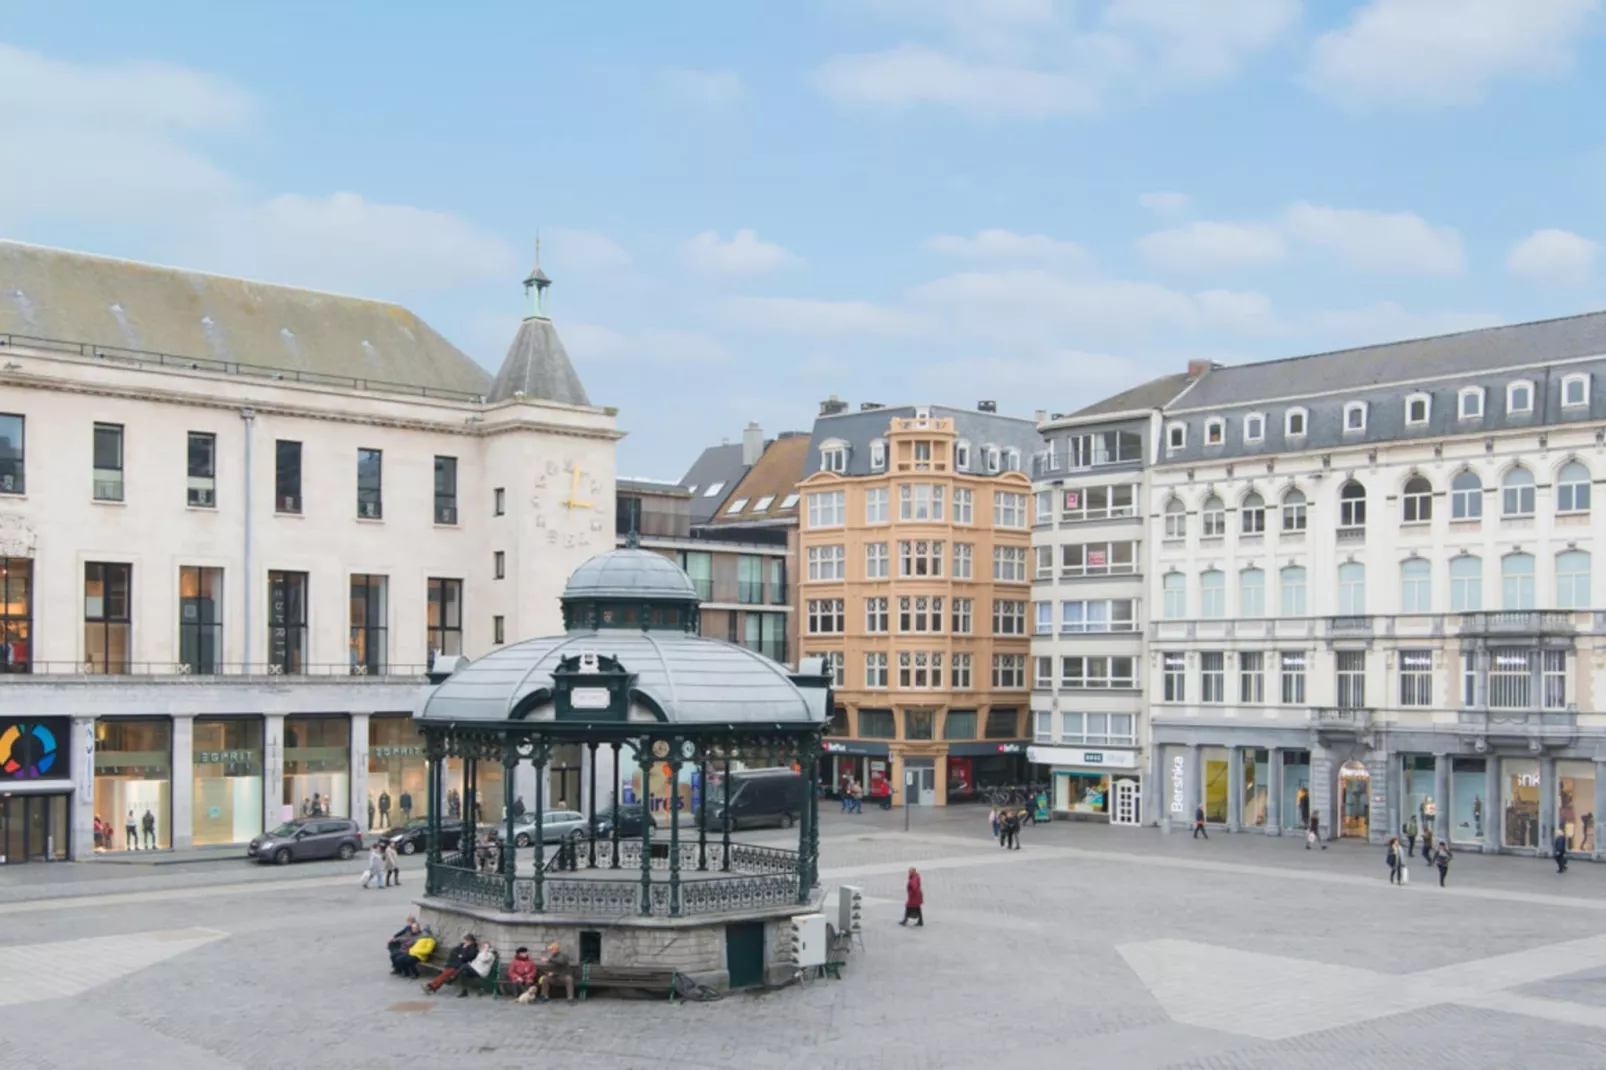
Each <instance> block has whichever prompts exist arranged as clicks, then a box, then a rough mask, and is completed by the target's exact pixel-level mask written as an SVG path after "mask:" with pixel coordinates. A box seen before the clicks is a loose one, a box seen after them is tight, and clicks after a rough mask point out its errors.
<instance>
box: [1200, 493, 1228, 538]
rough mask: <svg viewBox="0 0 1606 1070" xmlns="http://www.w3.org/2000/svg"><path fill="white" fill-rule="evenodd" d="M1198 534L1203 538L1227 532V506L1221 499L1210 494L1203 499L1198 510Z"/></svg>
mask: <svg viewBox="0 0 1606 1070" xmlns="http://www.w3.org/2000/svg"><path fill="white" fill-rule="evenodd" d="M1200 512H1201V513H1202V514H1203V516H1202V517H1201V527H1200V534H1201V535H1203V536H1204V537H1205V538H1207V539H1209V538H1213V537H1219V536H1222V535H1225V534H1227V507H1226V506H1225V505H1223V504H1222V502H1221V499H1220V498H1218V497H1217V496H1216V495H1214V494H1212V495H1210V497H1208V498H1206V499H1205V503H1204V508H1203V509H1202V510H1200Z"/></svg>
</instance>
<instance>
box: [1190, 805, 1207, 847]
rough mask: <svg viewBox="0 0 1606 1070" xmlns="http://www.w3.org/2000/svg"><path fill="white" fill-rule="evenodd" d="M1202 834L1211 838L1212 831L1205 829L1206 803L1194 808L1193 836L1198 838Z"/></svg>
mask: <svg viewBox="0 0 1606 1070" xmlns="http://www.w3.org/2000/svg"><path fill="white" fill-rule="evenodd" d="M1200 836H1203V837H1204V838H1205V839H1207V840H1208V839H1209V838H1210V833H1208V832H1206V831H1205V823H1204V803H1200V804H1199V805H1198V806H1195V807H1194V808H1193V838H1194V839H1196V840H1197V839H1198V838H1199V837H1200Z"/></svg>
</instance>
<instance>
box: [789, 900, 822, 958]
mask: <svg viewBox="0 0 1606 1070" xmlns="http://www.w3.org/2000/svg"><path fill="white" fill-rule="evenodd" d="M826 942H827V940H826V933H825V915H824V914H798V915H796V916H795V917H793V918H792V965H793V966H796V967H797V968H798V969H800V970H804V969H808V968H810V967H813V966H824V965H825V952H826Z"/></svg>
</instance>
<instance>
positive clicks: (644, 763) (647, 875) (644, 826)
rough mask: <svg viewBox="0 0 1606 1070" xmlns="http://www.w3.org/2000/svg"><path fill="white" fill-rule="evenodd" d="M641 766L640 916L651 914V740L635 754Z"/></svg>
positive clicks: (644, 740) (644, 743)
mask: <svg viewBox="0 0 1606 1070" xmlns="http://www.w3.org/2000/svg"><path fill="white" fill-rule="evenodd" d="M636 761H637V762H638V763H639V764H640V766H641V817H642V821H641V903H640V909H641V914H642V916H643V917H645V916H646V915H648V914H651V913H652V740H651V739H643V740H642V741H641V749H640V750H639V751H637V752H636Z"/></svg>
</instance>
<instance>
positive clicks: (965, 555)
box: [954, 542, 975, 580]
mask: <svg viewBox="0 0 1606 1070" xmlns="http://www.w3.org/2000/svg"><path fill="white" fill-rule="evenodd" d="M974 549H975V547H973V546H971V544H970V543H968V542H956V543H954V579H956V580H968V579H972V578H973V576H972V573H971V569H972V558H973V557H974V556H975V555H974V554H973V553H972V551H973V550H974Z"/></svg>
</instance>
